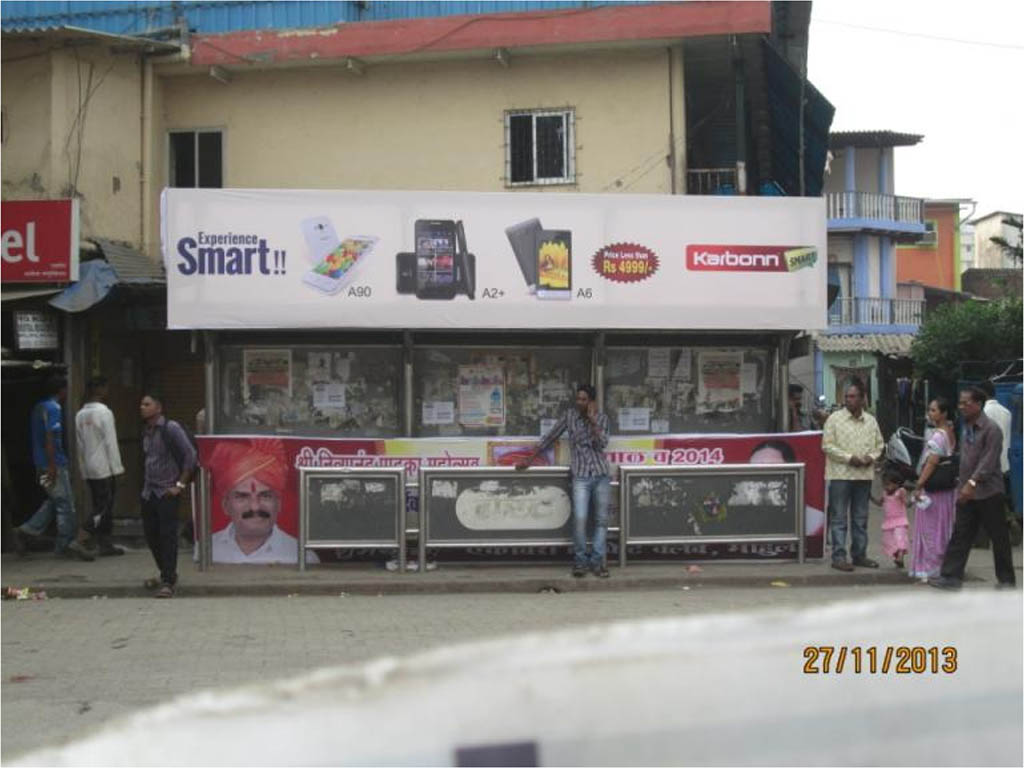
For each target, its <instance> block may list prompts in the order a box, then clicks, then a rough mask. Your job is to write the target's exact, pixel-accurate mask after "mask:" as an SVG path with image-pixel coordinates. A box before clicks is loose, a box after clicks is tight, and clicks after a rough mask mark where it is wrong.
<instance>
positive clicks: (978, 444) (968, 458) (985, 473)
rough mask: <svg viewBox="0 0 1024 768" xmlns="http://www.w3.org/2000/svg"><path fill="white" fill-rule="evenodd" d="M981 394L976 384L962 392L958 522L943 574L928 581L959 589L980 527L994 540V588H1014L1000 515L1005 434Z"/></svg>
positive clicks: (1007, 534) (1007, 541) (1005, 530)
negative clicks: (983, 410) (962, 430)
mask: <svg viewBox="0 0 1024 768" xmlns="http://www.w3.org/2000/svg"><path fill="white" fill-rule="evenodd" d="M984 405H985V393H984V392H983V391H982V390H980V389H978V388H977V387H970V388H968V389H965V390H963V391H961V392H960V401H959V407H960V414H961V416H963V419H964V437H963V442H962V443H961V447H960V479H959V489H958V490H957V497H956V523H955V524H954V525H953V536H952V537H951V538H950V540H949V546H948V547H946V556H945V557H944V558H943V560H942V571H941V576H940V577H939V578H937V579H929V580H928V583H929V584H931V585H932V586H933V587H938V588H939V589H960V587H961V586H962V585H963V578H964V567H965V566H966V565H967V557H968V556H969V555H970V553H971V544H972V542H973V541H974V537H975V536H976V535H977V533H978V527H979V526H984V528H985V530H986V531H987V532H988V535H989V538H991V539H992V558H993V560H995V566H996V578H997V579H998V583H997V584H996V588H1005V589H1013V588H1014V586H1015V585H1016V577H1015V576H1014V572H1013V556H1012V552H1011V549H1010V531H1009V528H1008V526H1007V524H1006V516H1005V515H1004V514H1003V473H1002V468H1001V467H1000V464H999V460H1000V456H1001V455H1002V451H1003V433H1002V432H1001V431H1000V429H999V427H998V426H997V425H996V423H995V422H994V421H992V420H991V419H989V418H987V417H986V416H985V414H984V413H983V412H982V409H983V408H984Z"/></svg>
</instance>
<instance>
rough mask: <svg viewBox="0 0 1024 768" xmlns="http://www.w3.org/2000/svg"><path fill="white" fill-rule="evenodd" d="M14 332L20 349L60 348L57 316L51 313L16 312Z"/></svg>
mask: <svg viewBox="0 0 1024 768" xmlns="http://www.w3.org/2000/svg"><path fill="white" fill-rule="evenodd" d="M14 330H15V338H16V339H17V342H18V349H57V348H58V347H59V346H60V337H59V334H58V328H57V316H56V315H54V314H52V313H50V312H21V311H18V312H15V313H14Z"/></svg>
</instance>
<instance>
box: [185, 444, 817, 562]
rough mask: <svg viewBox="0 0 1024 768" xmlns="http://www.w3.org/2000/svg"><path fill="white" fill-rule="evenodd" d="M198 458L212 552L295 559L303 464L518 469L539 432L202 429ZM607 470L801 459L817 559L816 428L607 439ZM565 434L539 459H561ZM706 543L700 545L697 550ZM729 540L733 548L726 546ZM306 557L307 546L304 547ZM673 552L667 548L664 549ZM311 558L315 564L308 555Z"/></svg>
mask: <svg viewBox="0 0 1024 768" xmlns="http://www.w3.org/2000/svg"><path fill="white" fill-rule="evenodd" d="M197 442H198V444H199V455H200V461H201V463H202V465H203V467H204V468H205V469H206V470H208V471H209V472H210V475H211V477H210V480H211V483H210V488H211V492H210V510H211V526H210V530H211V531H212V532H213V551H212V556H213V557H212V559H213V561H214V562H229V563H272V562H287V563H295V562H297V559H298V534H299V529H298V526H299V470H300V469H301V468H303V467H332V468H342V467H360V468H376V467H403V468H404V469H405V474H406V479H407V482H410V483H415V482H416V478H417V477H418V475H419V470H420V468H421V467H426V468H435V467H486V466H514V465H515V464H516V463H517V462H518V461H520V460H521V459H522V458H524V457H526V456H527V455H529V453H530V450H531V448H532V447H533V446H534V445H535V444H536V439H535V438H530V437H523V438H500V439H490V438H395V439H389V440H344V439H341V440H338V439H324V438H306V437H267V436H234V435H231V436H229V435H220V436H218V435H201V436H198V437H197ZM605 455H606V458H607V459H608V461H609V463H610V465H611V466H612V472H613V476H615V475H617V469H618V467H619V466H622V465H647V466H658V465H688V466H698V465H708V466H711V465H719V464H783V463H803V464H805V465H806V469H805V473H804V503H805V507H806V509H805V530H804V533H805V547H806V550H805V553H806V556H807V557H821V556H822V555H823V553H824V534H825V514H824V509H825V480H824V477H825V462H824V455H823V454H822V452H821V433H820V432H799V433H787V434H762V435H668V436H664V437H639V438H631V437H612V438H611V439H610V440H609V444H608V447H607V449H606V452H605ZM568 464H569V447H568V444H567V443H566V441H565V440H560V441H558V442H557V443H556V444H555V446H554V448H553V449H551V450H549V451H548V452H546V453H545V454H542V455H541V456H539V457H538V458H537V460H536V461H535V462H534V465H535V466H567V465H568ZM406 511H407V519H409V520H415V519H417V517H416V515H417V512H418V494H417V493H416V492H415V490H414V489H412V490H411V492H409V493H408V495H407V502H406ZM673 547H675V549H674V550H673V552H674V553H675V554H677V555H679V556H683V557H685V556H691V555H693V556H701V555H707V554H709V553H711V549H708V547H711V548H712V549H713V548H714V545H704V544H702V545H697V549H695V548H694V546H692V545H678V546H677V545H673ZM701 547H703V548H704V550H700V548H701ZM730 547H731V549H730ZM310 554H312V553H310ZM670 554H672V553H670ZM711 556H714V557H719V558H721V559H726V558H728V559H742V558H776V557H795V556H796V547H795V545H791V544H779V545H777V546H776V545H772V544H770V543H768V544H735V545H728V546H727V547H725V548H724V549H722V551H721V552H718V551H717V550H715V552H714V553H711ZM308 561H309V562H315V559H314V558H312V557H311V558H309V560H308Z"/></svg>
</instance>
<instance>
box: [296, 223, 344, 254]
mask: <svg viewBox="0 0 1024 768" xmlns="http://www.w3.org/2000/svg"><path fill="white" fill-rule="evenodd" d="M302 235H303V237H305V238H306V246H307V247H308V248H309V260H310V261H311V262H313V263H314V264H319V263H320V262H321V261H323V260H324V258H326V256H327V254H329V253H330V252H331V251H333V250H334V249H335V248H337V247H338V245H339V244H340V243H341V238H340V237H338V233H337V232H335V231H334V225H333V224H332V223H331V220H330V219H328V218H327V217H326V216H314V217H313V218H310V219H305V220H304V221H303V222H302Z"/></svg>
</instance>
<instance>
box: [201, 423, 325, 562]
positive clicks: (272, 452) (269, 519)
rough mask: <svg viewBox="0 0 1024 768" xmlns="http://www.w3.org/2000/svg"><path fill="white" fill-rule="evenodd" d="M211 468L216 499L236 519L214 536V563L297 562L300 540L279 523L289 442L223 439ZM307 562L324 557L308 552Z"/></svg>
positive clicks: (286, 483)
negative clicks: (281, 527) (286, 452)
mask: <svg viewBox="0 0 1024 768" xmlns="http://www.w3.org/2000/svg"><path fill="white" fill-rule="evenodd" d="M209 468H210V471H211V473H212V475H213V497H214V498H215V499H218V500H219V501H220V504H221V509H222V510H223V511H224V514H225V515H226V516H227V517H228V519H229V520H230V521H231V522H229V523H228V525H227V527H225V528H222V529H221V530H219V531H217V532H215V533H214V534H213V537H212V544H213V547H212V550H213V562H215V563H258V564H264V563H297V562H298V560H299V542H298V540H297V539H296V538H295V537H294V536H291V535H289V534H288V533H285V532H284V531H283V530H281V529H280V528H279V527H278V525H277V521H278V517H279V515H280V512H281V504H282V496H283V495H284V493H285V490H286V488H287V486H288V460H287V456H286V454H285V449H284V444H283V443H282V442H281V441H280V440H275V439H261V438H254V439H251V440H249V441H248V442H225V443H221V444H219V445H218V446H217V447H216V448H215V449H214V450H213V454H212V456H211V457H210V466H209ZM306 562H312V563H316V562H319V560H318V558H317V557H316V555H315V553H313V552H307V553H306Z"/></svg>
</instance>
